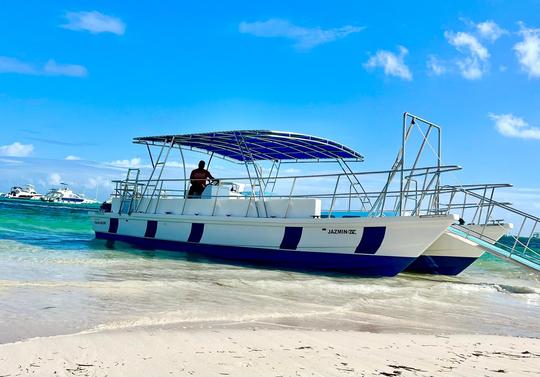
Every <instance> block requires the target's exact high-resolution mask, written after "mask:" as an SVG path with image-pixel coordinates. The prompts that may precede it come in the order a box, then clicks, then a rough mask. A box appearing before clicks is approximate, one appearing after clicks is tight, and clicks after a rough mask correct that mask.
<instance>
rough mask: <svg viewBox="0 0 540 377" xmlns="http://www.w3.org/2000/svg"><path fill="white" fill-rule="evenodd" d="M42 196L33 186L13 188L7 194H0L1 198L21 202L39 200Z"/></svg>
mask: <svg viewBox="0 0 540 377" xmlns="http://www.w3.org/2000/svg"><path fill="white" fill-rule="evenodd" d="M42 196H43V195H42V194H39V193H38V192H37V191H36V189H35V187H34V185H32V184H26V185H25V186H13V187H12V188H11V190H10V191H9V192H8V193H5V194H2V197H3V198H8V199H21V200H39V199H41V197H42Z"/></svg>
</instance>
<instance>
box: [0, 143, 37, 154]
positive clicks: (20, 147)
mask: <svg viewBox="0 0 540 377" xmlns="http://www.w3.org/2000/svg"><path fill="white" fill-rule="evenodd" d="M33 151H34V146H33V145H32V144H21V143H19V142H18V141H16V142H14V143H13V144H9V145H2V146H0V156H7V157H28V156H30V155H31V154H32V152H33Z"/></svg>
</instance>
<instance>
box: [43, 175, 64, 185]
mask: <svg viewBox="0 0 540 377" xmlns="http://www.w3.org/2000/svg"><path fill="white" fill-rule="evenodd" d="M61 182H62V177H61V176H60V174H58V173H51V174H49V176H48V177H47V183H48V184H50V185H53V186H58V185H59V184H60V183H61Z"/></svg>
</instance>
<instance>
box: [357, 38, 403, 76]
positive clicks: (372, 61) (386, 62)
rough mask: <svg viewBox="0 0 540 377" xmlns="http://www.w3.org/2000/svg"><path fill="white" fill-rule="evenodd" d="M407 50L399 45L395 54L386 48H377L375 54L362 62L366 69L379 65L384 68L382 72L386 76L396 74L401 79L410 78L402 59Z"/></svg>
mask: <svg viewBox="0 0 540 377" xmlns="http://www.w3.org/2000/svg"><path fill="white" fill-rule="evenodd" d="M408 53H409V51H408V50H407V49H406V48H405V47H403V46H399V54H398V55H396V54H394V53H393V52H390V51H386V50H378V51H377V52H376V53H375V55H373V56H371V57H370V58H369V60H368V61H367V62H366V63H365V64H364V67H365V68H367V69H372V68H377V67H381V68H383V70H384V74H385V75H387V76H396V77H399V78H402V79H403V80H409V81H410V80H412V73H411V71H410V69H409V67H407V65H406V64H405V62H404V61H403V59H404V58H405V56H406V55H407V54H408Z"/></svg>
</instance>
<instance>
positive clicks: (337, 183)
mask: <svg viewBox="0 0 540 377" xmlns="http://www.w3.org/2000/svg"><path fill="white" fill-rule="evenodd" d="M340 178H341V174H340V175H338V177H337V180H336V186H335V187H334V194H333V195H332V202H331V203H330V211H328V217H331V216H332V211H333V209H334V202H335V200H336V192H337V189H338V185H339V179H340Z"/></svg>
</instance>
